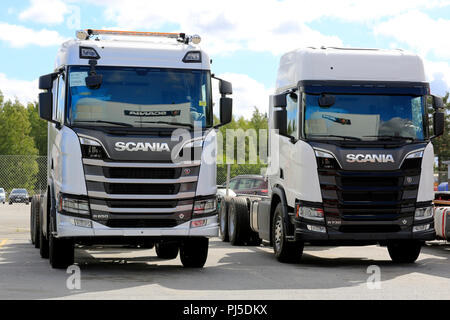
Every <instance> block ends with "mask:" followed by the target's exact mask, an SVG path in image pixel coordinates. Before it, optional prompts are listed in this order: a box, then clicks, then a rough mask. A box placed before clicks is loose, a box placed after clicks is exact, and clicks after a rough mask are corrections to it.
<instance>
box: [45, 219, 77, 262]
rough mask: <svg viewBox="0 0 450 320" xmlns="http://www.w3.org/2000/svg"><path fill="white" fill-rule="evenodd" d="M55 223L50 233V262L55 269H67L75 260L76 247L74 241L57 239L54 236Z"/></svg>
mask: <svg viewBox="0 0 450 320" xmlns="http://www.w3.org/2000/svg"><path fill="white" fill-rule="evenodd" d="M52 226H53V223H50V229H51V231H50V232H49V241H48V243H49V245H48V251H49V262H50V265H51V266H52V268H53V269H67V267H68V266H70V265H72V264H73V263H74V260H75V246H74V243H73V240H72V239H67V238H56V237H55V236H54V235H53V231H54V230H53V227H52Z"/></svg>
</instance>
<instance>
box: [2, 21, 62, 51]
mask: <svg viewBox="0 0 450 320" xmlns="http://www.w3.org/2000/svg"><path fill="white" fill-rule="evenodd" d="M0 30H2V32H0V41H5V42H8V43H9V44H10V45H11V46H13V47H25V46H27V45H37V46H41V47H46V46H54V45H60V44H61V43H62V42H64V41H65V39H64V38H63V37H62V36H61V35H60V34H59V33H58V32H56V31H51V30H47V29H42V30H39V31H36V30H33V29H29V28H26V27H24V26H19V25H14V24H8V23H4V22H0Z"/></svg>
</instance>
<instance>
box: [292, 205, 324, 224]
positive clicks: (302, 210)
mask: <svg viewBox="0 0 450 320" xmlns="http://www.w3.org/2000/svg"><path fill="white" fill-rule="evenodd" d="M298 217H301V218H305V219H310V220H316V221H323V220H324V218H323V209H321V208H310V207H302V206H300V205H299V204H298V205H297V218H298Z"/></svg>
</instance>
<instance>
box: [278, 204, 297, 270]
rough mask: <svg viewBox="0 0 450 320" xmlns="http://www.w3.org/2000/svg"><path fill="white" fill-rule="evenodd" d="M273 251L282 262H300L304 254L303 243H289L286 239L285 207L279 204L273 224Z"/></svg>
mask: <svg viewBox="0 0 450 320" xmlns="http://www.w3.org/2000/svg"><path fill="white" fill-rule="evenodd" d="M272 239H273V251H274V253H275V257H276V258H277V260H278V261H280V262H287V263H292V262H299V261H300V259H301V258H302V254H303V247H304V244H303V242H289V241H287V239H286V232H285V226H284V222H283V207H282V204H281V203H279V204H278V205H277V207H276V208H275V213H274V217H273V224H272Z"/></svg>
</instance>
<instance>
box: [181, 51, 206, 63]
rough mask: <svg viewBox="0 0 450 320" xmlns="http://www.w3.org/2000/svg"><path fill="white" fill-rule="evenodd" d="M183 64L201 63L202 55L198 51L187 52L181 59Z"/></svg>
mask: <svg viewBox="0 0 450 320" xmlns="http://www.w3.org/2000/svg"><path fill="white" fill-rule="evenodd" d="M183 62H184V63H200V62H202V53H201V52H200V51H189V52H188V53H186V55H185V56H184V58H183Z"/></svg>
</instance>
